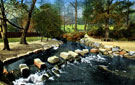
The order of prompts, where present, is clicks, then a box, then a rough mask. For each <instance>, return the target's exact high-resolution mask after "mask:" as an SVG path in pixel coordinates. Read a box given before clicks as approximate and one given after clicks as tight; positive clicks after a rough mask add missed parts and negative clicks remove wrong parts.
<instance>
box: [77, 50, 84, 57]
mask: <svg viewBox="0 0 135 85" xmlns="http://www.w3.org/2000/svg"><path fill="white" fill-rule="evenodd" d="M75 53H78V54H80V55H81V56H84V55H85V52H83V51H82V50H79V49H77V50H75Z"/></svg>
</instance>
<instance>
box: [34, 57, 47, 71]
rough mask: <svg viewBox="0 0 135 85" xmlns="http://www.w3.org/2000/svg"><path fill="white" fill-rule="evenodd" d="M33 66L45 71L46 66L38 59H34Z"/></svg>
mask: <svg viewBox="0 0 135 85" xmlns="http://www.w3.org/2000/svg"><path fill="white" fill-rule="evenodd" d="M34 65H35V66H37V67H38V69H45V68H46V65H45V63H44V62H42V61H41V60H40V59H39V58H36V59H34Z"/></svg>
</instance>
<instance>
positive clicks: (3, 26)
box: [1, 0, 10, 50]
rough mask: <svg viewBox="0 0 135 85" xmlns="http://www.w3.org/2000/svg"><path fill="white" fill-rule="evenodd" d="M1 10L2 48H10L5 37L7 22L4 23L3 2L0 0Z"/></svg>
mask: <svg viewBox="0 0 135 85" xmlns="http://www.w3.org/2000/svg"><path fill="white" fill-rule="evenodd" d="M1 12H2V18H3V19H2V20H1V36H2V39H3V42H4V48H3V50H10V48H9V43H8V39H7V23H6V15H5V8H4V2H3V0H1Z"/></svg>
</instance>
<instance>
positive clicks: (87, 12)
mask: <svg viewBox="0 0 135 85" xmlns="http://www.w3.org/2000/svg"><path fill="white" fill-rule="evenodd" d="M84 5H85V6H84V10H83V19H84V21H85V25H84V30H85V31H86V30H87V24H88V22H89V21H90V16H91V15H92V13H93V6H92V0H85V1H84Z"/></svg>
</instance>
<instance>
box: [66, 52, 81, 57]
mask: <svg viewBox="0 0 135 85" xmlns="http://www.w3.org/2000/svg"><path fill="white" fill-rule="evenodd" d="M68 53H69V54H70V55H71V56H73V57H74V58H76V57H78V56H79V55H78V53H75V52H73V51H69V52H68Z"/></svg>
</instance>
